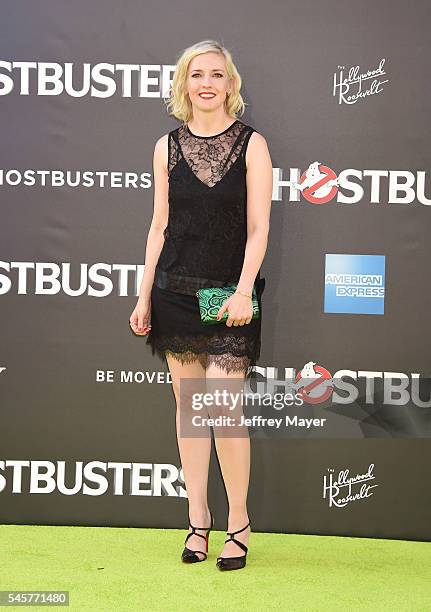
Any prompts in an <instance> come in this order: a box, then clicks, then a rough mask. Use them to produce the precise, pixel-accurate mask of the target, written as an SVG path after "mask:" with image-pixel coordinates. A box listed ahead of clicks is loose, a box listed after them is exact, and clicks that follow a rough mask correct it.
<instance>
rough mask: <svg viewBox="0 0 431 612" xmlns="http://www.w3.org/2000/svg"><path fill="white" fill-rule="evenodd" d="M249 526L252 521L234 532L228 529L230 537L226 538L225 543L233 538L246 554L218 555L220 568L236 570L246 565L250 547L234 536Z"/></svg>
mask: <svg viewBox="0 0 431 612" xmlns="http://www.w3.org/2000/svg"><path fill="white" fill-rule="evenodd" d="M249 526H250V522H248V523H247V525H246V526H245V527H243V528H242V529H238V531H232V532H229V531H228V532H227V534H228V536H229V537H228V538H227V539H226V540H225V544H227V542H230V541H231V540H232V542H235V544H236V545H237V546H239V547H240V548H242V550H243V551H244V552H245V555H241V556H240V557H217V567H218V568H219V569H220V570H235V569H241V568H242V567H244V566H245V563H246V558H247V552H248V547H247V546H246V545H245V544H243V543H242V542H240V541H239V540H237V539H236V538H234V537H233V536H234V535H236V534H237V533H241V531H244V529H247V527H249Z"/></svg>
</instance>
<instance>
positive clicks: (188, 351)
mask: <svg viewBox="0 0 431 612" xmlns="http://www.w3.org/2000/svg"><path fill="white" fill-rule="evenodd" d="M211 340H213V342H211ZM214 340H215V342H214ZM147 344H150V345H151V347H152V352H153V355H154V354H155V353H156V352H157V354H158V355H159V357H160V358H161V359H162V360H163V359H164V358H165V357H166V356H167V355H170V356H172V357H173V358H174V359H176V360H177V361H179V362H180V363H181V364H182V365H185V364H189V363H193V362H195V361H198V362H199V363H200V364H201V365H202V367H204V368H205V369H207V368H208V367H209V366H210V365H212V364H213V365H216V366H217V367H218V368H220V369H221V370H223V371H225V372H226V373H227V374H229V373H231V372H243V373H244V374H245V375H246V376H247V375H248V374H250V373H251V371H252V368H253V366H254V365H256V361H257V357H258V355H257V354H256V347H258V346H260V343H259V342H258V341H256V339H252V338H244V337H233V336H227V337H226V336H225V337H224V338H219V339H209V338H208V337H201V338H199V337H194V338H193V339H192V340H191V339H187V338H184V337H172V338H164V339H160V338H158V339H156V340H154V339H152V338H151V333H150V334H149V336H148V340H147Z"/></svg>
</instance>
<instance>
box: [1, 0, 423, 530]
mask: <svg viewBox="0 0 431 612" xmlns="http://www.w3.org/2000/svg"><path fill="white" fill-rule="evenodd" d="M250 9H252V10H250ZM430 17H431V7H430V5H429V4H427V3H424V2H421V1H415V0H414V1H413V2H411V3H409V4H406V3H404V2H389V0H383V1H381V2H379V3H378V4H377V5H375V4H373V3H371V2H368V1H366V2H360V3H357V2H347V3H340V2H338V1H336V0H328V1H327V2H324V3H321V2H315V3H311V4H310V3H303V2H300V1H297V0H294V1H292V0H288V1H286V2H284V1H281V0H278V1H277V0H276V1H271V2H269V3H268V2H266V3H265V4H261V3H259V2H253V3H252V6H250V3H249V2H246V1H245V0H240V1H234V2H226V1H225V0H221V1H220V2H218V3H217V6H215V5H214V4H213V3H211V2H210V1H208V0H204V2H193V1H191V2H187V3H186V4H184V3H177V4H175V3H171V2H165V1H159V2H157V4H156V3H154V2H143V3H140V2H136V0H133V1H132V0H126V1H125V2H122V3H117V2H113V1H111V0H110V1H104V2H93V3H91V4H88V3H86V2H83V1H82V0H79V1H77V2H73V3H70V2H66V1H65V0H61V1H58V0H56V1H54V0H49V1H46V2H44V3H43V4H42V5H38V6H36V5H33V4H29V3H25V2H21V1H18V2H15V3H13V4H12V5H9V6H8V7H3V11H2V20H1V23H0V34H1V35H0V111H1V112H0V127H1V134H2V145H1V148H0V159H1V161H0V198H1V223H0V248H1V250H0V309H1V311H0V314H1V317H0V325H1V342H0V522H1V523H4V524H12V523H15V524H51V525H60V524H64V525H113V526H137V527H172V528H183V527H185V526H186V525H187V494H186V490H185V486H184V477H183V476H184V475H183V471H182V468H181V462H180V457H179V452H178V445H177V439H176V432H175V399H174V394H173V390H172V382H171V379H170V375H169V370H168V367H167V364H166V362H165V361H162V360H161V359H160V358H159V357H158V356H157V355H155V356H153V355H152V354H151V351H150V348H149V346H148V345H147V344H146V338H145V337H138V336H135V335H134V334H133V333H132V332H131V330H130V328H129V317H130V315H131V312H132V310H133V308H134V306H135V304H136V299H137V295H138V290H139V285H140V281H141V278H142V274H143V271H144V261H145V247H146V239H147V232H148V229H149V226H150V222H151V218H152V212H153V193H154V177H153V167H152V159H153V151H154V145H155V142H156V141H157V140H158V139H159V138H160V137H161V136H162V135H163V134H166V133H167V132H169V131H170V130H172V129H175V128H176V127H178V125H179V122H178V121H177V120H176V119H175V118H173V117H170V116H169V115H168V113H167V110H166V105H165V102H164V98H166V96H167V94H168V89H169V85H170V83H171V81H172V78H173V74H174V70H175V62H176V59H177V57H178V56H179V53H180V52H181V50H183V49H184V48H186V47H188V46H190V45H192V44H193V43H195V42H198V41H200V40H204V39H216V40H219V41H220V42H221V43H222V44H224V45H225V46H226V47H227V48H228V49H229V50H230V51H231V53H232V55H233V59H234V61H235V63H236V65H237V67H238V70H239V72H240V74H241V76H242V79H243V87H242V90H241V93H242V95H243V98H244V100H245V102H246V103H247V106H246V111H245V114H244V115H243V116H242V117H240V119H241V120H242V121H244V122H245V123H247V124H249V125H252V126H253V127H254V128H255V129H256V130H257V131H258V132H260V133H261V134H262V135H263V136H264V137H265V138H266V140H267V142H268V146H269V149H270V152H271V158H272V163H273V194H272V210H271V231H270V237H269V244H268V250H267V254H266V257H265V260H264V263H263V266H262V275H263V276H264V277H265V279H266V286H265V291H264V293H263V296H262V300H263V312H262V327H263V331H262V352H261V357H260V361H259V363H258V365H257V367H256V370H255V372H254V375H255V376H254V377H253V379H252V380H251V381H249V383H247V391H248V392H250V393H254V392H255V393H259V394H260V395H263V396H264V397H265V398H266V400H268V401H266V402H265V403H263V402H262V404H261V406H260V408H259V410H257V411H256V410H254V411H253V415H252V416H250V421H249V424H250V427H249V431H250V436H251V443H252V468H251V482H250V492H249V499H248V501H249V513H250V518H251V520H252V524H253V526H254V530H255V531H270V532H283V533H308V534H322V535H331V534H335V535H347V536H349V535H350V536H365V537H383V538H403V539H418V540H429V539H430V538H431V523H430V521H429V507H430V503H431V492H430V482H431V461H430V448H431V440H430V436H431V413H430V407H431V393H430V385H429V372H430V366H429V364H430V356H429V354H430V339H429V338H430V334H429V315H430V310H431V309H430V306H431V301H430V297H431V290H430V287H429V262H430V260H431V259H430V256H431V247H430V240H429V236H430V219H431V206H430V205H431V186H430V178H429V158H430V155H429V137H430V127H429V125H430V124H429V101H430V98H429V96H430V84H429V83H430V78H429V77H430V63H429V60H428V54H429V51H430V42H429V32H428V24H429V19H430ZM209 503H210V507H211V508H212V510H213V512H214V515H215V516H216V528H217V529H225V528H226V511H227V502H226V495H225V489H224V486H223V482H222V479H221V474H220V468H219V464H218V461H217V456H216V453H215V448H214V440H213V451H212V461H211V467H210V481H209Z"/></svg>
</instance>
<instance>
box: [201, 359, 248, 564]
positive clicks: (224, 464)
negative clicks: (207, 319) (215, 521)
mask: <svg viewBox="0 0 431 612" xmlns="http://www.w3.org/2000/svg"><path fill="white" fill-rule="evenodd" d="M222 357H223V356H220V355H218V356H214V355H208V364H207V370H206V379H207V392H208V393H210V392H211V391H214V390H215V389H218V390H220V391H222V390H223V388H225V389H226V390H227V391H228V392H229V393H233V394H239V395H237V397H240V393H241V391H242V390H243V389H244V379H245V370H244V369H243V370H233V371H230V372H229V373H227V372H226V370H225V369H224V367H223V358H222ZM229 361H230V365H231V366H232V359H230V360H229ZM240 365H241V360H239V364H238V367H240ZM234 397H235V395H234ZM229 404H230V405H226V406H224V408H223V409H222V410H220V409H219V408H218V409H217V414H219V415H220V414H222V413H223V415H225V416H235V419H236V423H239V419H240V417H241V415H242V414H243V411H242V406H241V404H239V406H238V407H236V408H235V409H234V410H232V402H229ZM214 440H215V445H216V451H217V457H218V460H219V462H220V467H221V471H222V475H223V480H224V484H225V487H226V492H227V496H228V503H229V516H228V526H227V531H230V532H232V531H237V530H238V529H241V528H242V527H244V526H245V525H247V523H248V522H249V517H248V512H247V494H248V486H249V477H250V437H249V433H248V428H247V427H246V426H243V427H237V426H235V428H233V427H232V425H227V426H225V427H223V426H222V427H214ZM249 535H250V527H248V528H247V529H245V530H244V531H242V532H241V533H239V534H237V535H235V536H234V537H235V538H236V539H237V540H239V541H240V542H242V543H243V544H245V545H246V546H247V545H248V538H249ZM220 554H221V556H222V557H237V556H241V555H243V554H244V552H243V551H242V549H240V548H239V546H237V545H236V544H235V542H232V541H230V542H227V543H226V544H225V545H224V548H223V550H222V552H221V553H220Z"/></svg>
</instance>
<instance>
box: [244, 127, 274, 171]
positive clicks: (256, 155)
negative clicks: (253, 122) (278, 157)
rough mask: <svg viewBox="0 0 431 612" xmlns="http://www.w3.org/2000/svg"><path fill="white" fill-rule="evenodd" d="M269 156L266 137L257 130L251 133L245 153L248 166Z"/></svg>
mask: <svg viewBox="0 0 431 612" xmlns="http://www.w3.org/2000/svg"><path fill="white" fill-rule="evenodd" d="M268 157H269V149H268V143H267V141H266V138H265V137H264V136H262V134H261V133H260V132H256V130H255V131H254V132H253V133H252V134H251V136H250V138H249V141H248V146H247V151H246V155H245V160H246V165H247V168H248V167H249V165H253V164H254V163H258V162H259V161H262V158H266V159H267V158H268Z"/></svg>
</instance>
